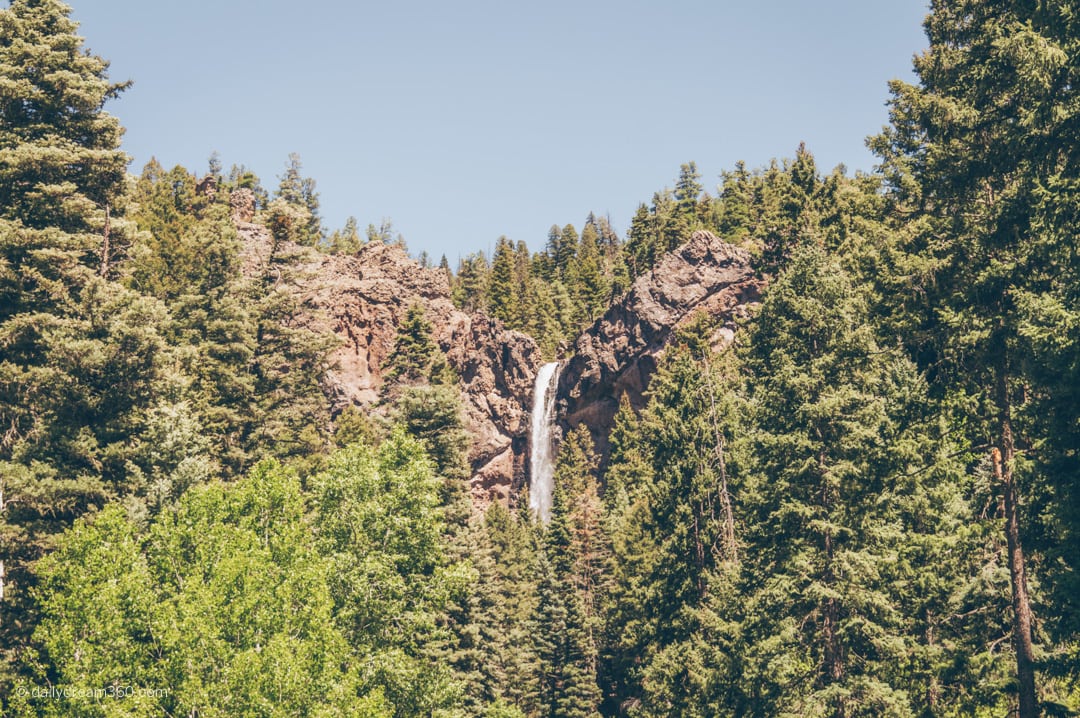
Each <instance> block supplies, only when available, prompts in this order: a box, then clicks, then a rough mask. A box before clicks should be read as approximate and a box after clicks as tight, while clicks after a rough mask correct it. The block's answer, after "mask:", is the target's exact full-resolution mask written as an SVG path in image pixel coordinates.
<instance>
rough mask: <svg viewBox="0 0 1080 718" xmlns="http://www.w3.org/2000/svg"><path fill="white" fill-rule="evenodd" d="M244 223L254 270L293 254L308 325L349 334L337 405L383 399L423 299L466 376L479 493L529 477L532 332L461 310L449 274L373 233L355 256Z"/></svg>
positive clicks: (331, 376) (479, 499)
mask: <svg viewBox="0 0 1080 718" xmlns="http://www.w3.org/2000/svg"><path fill="white" fill-rule="evenodd" d="M234 216H236V215H234ZM241 216H243V215H241ZM236 225H237V230H238V232H239V234H240V237H241V240H242V246H243V260H244V265H245V272H246V273H247V274H248V275H249V276H253V275H255V274H258V273H260V272H261V271H262V268H264V267H265V266H266V264H267V263H268V262H269V261H270V259H271V257H272V255H275V254H278V255H280V254H281V253H289V254H290V255H293V259H294V262H293V266H294V271H293V272H291V273H290V277H289V278H288V280H287V281H288V282H289V283H290V286H291V289H292V291H295V292H296V295H297V298H298V300H299V301H300V302H301V303H302V305H303V306H304V307H306V308H307V309H308V310H309V311H308V315H307V317H306V323H307V325H308V326H309V327H310V328H312V329H315V330H318V331H324V332H331V333H333V334H334V335H335V336H337V337H338V338H339V339H340V340H341V344H340V346H339V347H338V348H337V349H336V350H335V351H334V353H333V354H332V355H331V360H332V363H333V369H331V370H330V371H329V372H328V373H327V377H326V382H325V387H326V392H327V396H328V398H329V400H330V402H331V405H332V409H333V411H334V413H335V414H336V413H337V412H340V411H341V410H342V409H344V408H345V407H346V406H349V405H360V406H370V405H371V404H373V403H374V402H375V401H376V399H377V398H378V390H379V386H380V384H381V382H382V374H381V367H382V365H383V363H384V362H385V361H386V359H387V357H388V356H389V355H390V352H391V351H392V350H393V348H394V341H395V338H396V336H397V328H398V325H399V324H400V323H401V322H402V320H403V319H404V318H405V314H406V312H407V311H408V309H409V307H410V306H411V305H412V304H414V303H416V302H419V303H421V304H422V305H423V306H424V308H425V310H426V316H427V319H428V321H430V322H431V325H432V328H433V334H434V338H435V340H436V342H438V344H439V346H440V348H441V349H442V350H443V351H444V352H445V353H446V356H447V360H448V361H449V363H450V365H451V366H453V367H454V369H455V370H456V371H457V372H458V375H459V376H460V377H461V381H462V400H463V405H464V407H465V417H466V424H467V427H468V429H469V431H470V432H471V433H472V435H473V443H472V450H471V452H470V457H469V459H470V462H471V464H472V470H473V477H472V491H473V497H474V500H475V502H476V503H477V505H478V506H484V505H486V504H487V503H488V502H490V501H492V500H501V501H504V502H509V501H510V500H511V499H512V497H513V496H514V495H516V489H517V488H518V487H520V486H521V485H522V483H523V482H524V476H525V469H524V467H525V452H526V446H527V436H526V434H527V431H528V426H529V419H528V416H529V410H530V408H531V405H532V383H533V379H534V377H535V375H536V370H537V368H538V367H539V365H540V352H539V349H538V348H537V345H536V342H535V341H533V340H532V338H530V337H528V336H526V335H524V334H522V333H520V332H515V331H511V330H508V329H506V328H505V327H504V326H503V325H502V323H501V322H499V321H498V320H495V319H492V318H490V317H487V316H484V315H479V314H471V315H470V314H467V313H465V312H462V311H460V310H458V309H457V308H456V307H455V306H454V304H453V302H452V301H451V300H450V286H449V282H448V280H447V276H446V273H445V272H443V271H442V270H441V269H428V268H424V267H421V266H420V265H419V264H418V263H417V262H416V261H415V260H413V259H411V258H410V257H409V256H408V254H407V253H406V251H405V250H404V249H403V248H401V247H399V246H396V245H388V244H383V243H379V242H372V243H369V244H366V245H364V246H363V247H362V248H361V249H360V251H359V252H357V253H356V254H355V255H343V254H334V255H330V254H322V253H320V252H317V251H315V250H314V249H309V248H305V247H299V246H297V245H293V244H290V243H276V244H275V243H274V242H273V239H272V238H271V236H270V233H269V231H267V230H266V228H265V227H262V226H261V225H257V224H252V223H250V222H244V221H237V222H236ZM283 281H286V280H283Z"/></svg>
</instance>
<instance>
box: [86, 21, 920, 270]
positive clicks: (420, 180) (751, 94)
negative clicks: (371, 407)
mask: <svg viewBox="0 0 1080 718" xmlns="http://www.w3.org/2000/svg"><path fill="white" fill-rule="evenodd" d="M69 1H70V2H72V4H73V6H74V13H73V16H74V17H75V19H76V20H78V21H80V22H81V23H82V27H81V30H80V32H81V34H82V35H83V36H84V37H85V38H86V44H87V46H88V47H89V48H91V49H92V50H93V51H94V52H96V53H97V54H99V55H102V56H103V57H105V58H106V59H108V60H110V61H111V62H112V69H111V72H110V75H111V77H112V78H113V79H114V80H125V79H131V80H134V81H135V84H134V86H133V87H132V88H131V89H130V90H128V91H127V92H126V93H124V95H123V96H122V98H121V99H120V100H118V101H114V102H112V103H110V105H108V109H109V111H111V112H112V113H114V114H116V115H117V116H118V117H119V118H120V120H121V122H122V123H123V124H124V126H125V127H126V128H127V134H126V136H125V140H124V146H125V148H126V150H127V152H128V153H129V154H130V155H132V156H133V158H134V161H133V163H132V166H131V169H132V171H133V172H136V173H137V172H139V171H140V170H141V168H142V165H143V164H145V162H146V161H147V160H148V159H150V157H151V156H156V157H157V158H158V160H159V161H161V163H162V164H164V165H165V166H166V167H171V166H172V165H174V164H183V165H184V166H186V167H187V168H188V169H191V170H194V171H197V172H199V173H202V172H204V171H205V168H206V162H207V158H208V157H209V155H210V153H211V152H213V151H215V150H216V151H218V152H219V153H220V155H221V159H222V161H223V162H224V164H225V167H226V168H228V167H229V166H230V165H231V164H233V163H238V164H245V165H247V166H248V167H249V168H251V169H252V170H254V171H255V172H256V173H257V174H258V175H259V176H260V177H261V178H262V181H263V185H264V186H266V187H267V188H268V189H273V188H275V187H276V186H277V181H278V180H277V177H278V176H279V175H280V174H281V173H282V172H283V170H284V168H285V163H286V161H287V157H288V154H289V153H290V152H298V153H300V155H301V158H302V160H303V165H304V173H305V174H306V175H307V176H310V177H313V178H314V179H315V180H316V182H317V189H318V191H319V193H320V199H321V202H322V214H323V217H324V221H325V224H326V225H327V227H328V228H330V229H333V228H335V227H340V226H341V225H342V224H343V223H344V222H345V219H346V217H348V216H349V215H354V216H356V217H357V218H358V220H359V221H360V224H361V227H363V226H364V225H366V224H368V223H369V222H373V223H375V224H378V223H379V221H380V220H381V219H383V218H390V219H392V220H393V223H394V226H395V228H396V229H397V230H398V231H400V232H401V233H402V234H404V236H405V238H406V240H407V242H408V244H409V247H410V249H411V250H412V251H413V253H414V254H415V253H419V252H420V251H421V250H427V251H428V252H429V253H430V254H432V255H433V257H434V258H435V259H438V257H439V255H440V254H443V253H445V254H446V255H447V256H448V257H449V258H450V260H451V262H452V263H453V264H454V265H455V266H456V260H457V258H458V257H459V256H463V255H464V254H467V253H468V252H470V251H474V250H477V249H483V250H485V251H486V250H488V249H489V248H490V247H492V246H493V244H494V242H495V240H496V239H497V238H498V236H499V235H501V234H505V235H507V236H509V237H510V238H511V239H514V240H519V239H523V240H525V241H526V242H528V243H529V245H530V247H532V248H533V249H534V250H537V249H540V248H542V246H543V243H544V241H545V238H546V236H547V229H548V228H549V227H550V226H551V225H552V224H560V225H562V224H566V223H568V222H570V223H573V224H575V225H576V226H578V227H579V228H580V226H581V223H582V221H583V220H584V219H585V217H586V215H587V214H588V213H589V212H590V211H594V212H596V213H597V214H598V215H603V214H609V215H610V216H611V218H612V221H613V223H614V225H615V227H616V229H617V230H618V231H619V232H620V233H621V234H625V230H626V227H627V225H628V222H629V219H630V217H631V216H632V214H633V212H634V210H635V209H636V207H637V205H638V203H639V202H642V201H646V202H647V201H648V200H649V199H650V198H651V197H652V194H653V192H655V191H656V190H659V189H661V188H663V187H666V186H671V185H673V183H674V180H675V177H676V176H677V174H678V171H679V165H680V164H681V163H683V162H687V161H690V160H694V161H696V162H697V164H698V168H699V169H700V171H701V173H702V179H703V182H704V184H705V187H706V189H708V190H709V191H710V192H714V191H715V187H716V185H717V184H718V182H719V174H720V172H721V171H723V170H726V169H730V168H731V167H732V166H733V165H734V163H735V162H736V161H737V160H744V161H745V162H746V163H747V165H749V166H750V167H759V166H762V165H764V164H766V163H767V162H768V161H769V160H770V159H771V158H773V157H781V158H782V157H791V156H792V155H793V154H794V152H795V148H796V147H797V146H798V144H799V142H800V141H805V142H806V144H807V147H808V148H809V149H810V150H811V152H813V153H814V155H815V157H816V158H817V160H818V165H819V167H820V168H821V169H822V170H823V171H824V170H829V169H831V168H832V167H833V166H835V165H836V164H838V163H841V162H842V163H844V164H845V165H847V167H848V168H849V170H851V171H853V170H855V169H863V170H871V169H872V168H873V165H874V159H873V157H872V156H871V155H870V154H869V152H867V150H866V149H865V146H864V139H865V137H866V136H867V135H869V134H872V133H875V132H876V131H878V130H879V129H880V127H881V126H882V125H883V124H885V122H886V121H887V110H886V107H885V101H886V100H887V98H888V92H887V88H886V82H887V81H888V80H889V79H892V78H897V77H899V78H903V79H909V80H910V79H911V78H912V74H911V58H912V56H913V55H914V54H915V53H917V52H919V51H921V50H922V48H924V47H925V45H926V40H925V37H924V35H923V32H922V26H921V23H922V19H923V17H924V15H925V14H926V2H924V0H819V1H818V2H811V1H810V0H760V1H759V2H734V1H729V0H712V1H707V0H674V1H669V2H656V1H655V0H650V1H649V2H645V1H642V0H622V1H616V0H575V1H574V2H570V1H567V0H546V1H545V2H530V3H527V4H526V3H515V2H508V1H507V0H502V1H496V0H490V1H487V2H485V1H481V0H462V1H461V2H447V1H446V0H442V1H441V2H437V1H432V0H404V1H401V0H399V1H397V2H391V1H389V0H387V1H385V2H378V3H375V2H367V1H361V2H344V1H340V0H307V1H306V2H296V1H293V2H284V0H185V1H184V2H159V1H157V0H153V1H151V0H69Z"/></svg>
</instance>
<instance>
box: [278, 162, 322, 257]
mask: <svg viewBox="0 0 1080 718" xmlns="http://www.w3.org/2000/svg"><path fill="white" fill-rule="evenodd" d="M302 169H303V165H302V164H301V162H300V155H298V154H297V153H295V152H293V153H291V154H290V155H289V164H288V167H286V168H285V174H283V175H282V176H281V177H280V180H281V181H280V183H279V184H278V190H277V194H276V195H275V196H276V198H278V199H281V200H284V201H285V202H286V203H287V204H288V205H289V206H290V207H292V208H293V209H294V211H296V212H298V213H299V214H297V215H296V216H297V217H298V219H297V225H296V226H295V227H294V228H292V232H291V237H290V239H291V240H292V241H295V242H296V243H297V244H303V245H307V246H311V247H315V246H318V245H319V244H321V243H322V241H323V239H324V238H325V235H326V232H325V230H324V229H323V226H322V219H321V218H320V217H319V193H318V192H316V191H315V180H313V179H311V178H310V177H303V176H302V175H301V174H300V171H301V170H302Z"/></svg>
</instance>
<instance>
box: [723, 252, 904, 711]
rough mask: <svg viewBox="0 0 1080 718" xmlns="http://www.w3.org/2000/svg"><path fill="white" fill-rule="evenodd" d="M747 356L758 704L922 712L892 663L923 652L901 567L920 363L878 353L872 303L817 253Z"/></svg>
mask: <svg viewBox="0 0 1080 718" xmlns="http://www.w3.org/2000/svg"><path fill="white" fill-rule="evenodd" d="M746 361H747V368H748V369H749V370H750V371H751V372H752V376H753V377H754V385H753V402H754V405H755V406H756V415H755V425H756V433H755V444H756V450H755V453H756V454H757V461H758V462H759V465H760V471H761V482H760V486H758V487H757V488H756V491H755V492H754V494H753V496H754V499H753V501H751V502H746V503H747V504H748V505H747V510H748V511H749V512H750V513H749V515H748V517H747V522H748V525H750V526H752V527H753V531H752V534H751V536H750V537H749V540H750V544H751V545H750V546H749V547H748V549H747V555H748V556H752V557H753V562H754V565H753V566H752V567H749V568H748V570H747V572H746V575H747V577H748V580H749V583H748V586H747V588H746V589H744V590H746V591H748V593H749V594H750V596H751V598H750V599H749V601H748V608H747V613H748V618H747V624H748V625H747V629H746V630H747V633H748V634H749V635H751V636H753V640H752V643H751V646H750V647H749V648H748V651H749V652H750V654H751V655H752V656H753V658H752V659H751V660H750V661H749V663H750V674H749V675H748V676H747V682H748V683H749V684H750V685H751V686H753V687H754V688H753V691H754V693H755V694H756V695H755V696H754V699H755V701H756V703H757V705H758V710H760V711H763V712H764V713H765V714H776V713H803V714H807V715H822V716H836V717H840V716H858V715H866V716H871V715H874V716H881V715H895V716H907V715H913V710H912V704H913V702H912V699H911V696H910V695H909V694H908V693H907V692H906V690H905V686H904V685H903V683H902V682H901V681H900V680H899V676H895V675H891V670H890V669H891V667H892V665H893V664H894V663H895V662H896V661H898V660H902V659H903V658H904V657H906V656H907V655H908V654H909V652H910V651H911V650H912V645H911V637H910V636H909V635H907V634H906V632H905V630H904V626H903V624H902V622H901V618H900V614H899V612H898V608H899V605H900V600H901V597H900V596H899V595H898V594H897V593H896V589H895V587H896V586H898V585H900V583H899V582H898V581H897V580H896V576H895V574H894V570H895V569H894V563H895V561H896V557H897V556H898V555H899V554H903V553H905V552H906V550H907V544H906V541H908V540H910V539H909V536H910V534H911V533H914V532H909V531H908V527H906V526H903V524H902V512H901V508H900V507H901V503H902V498H901V492H905V491H909V490H911V489H912V487H911V486H905V485H904V482H903V480H902V478H901V477H904V476H905V475H909V474H911V473H912V471H911V470H912V468H914V467H915V466H917V463H916V462H917V461H918V460H919V459H920V457H918V456H917V455H915V452H914V450H913V445H912V443H911V438H910V436H909V435H907V434H906V433H905V432H906V431H907V427H905V420H906V419H907V417H908V416H909V415H910V408H909V407H910V402H912V401H913V398H914V397H916V396H917V395H918V392H919V382H918V377H917V375H916V374H915V372H914V368H913V367H912V366H911V365H910V364H908V363H906V362H905V360H904V359H903V358H902V357H898V356H896V355H895V354H892V353H890V352H888V351H882V350H881V348H879V347H878V346H877V344H876V342H875V340H874V337H873V331H872V328H871V327H870V325H869V324H868V322H867V309H866V306H865V303H864V301H863V299H862V298H861V297H860V296H859V295H858V294H857V293H856V291H855V290H854V289H853V287H852V286H851V283H850V281H849V279H848V278H847V276H846V274H845V273H844V271H843V270H842V269H841V268H840V267H839V266H838V265H837V264H836V263H835V262H834V261H831V260H829V259H828V258H827V256H826V255H825V253H824V252H823V251H822V250H820V249H817V248H814V247H806V248H803V249H800V250H798V251H797V252H796V253H795V254H794V255H793V257H792V259H791V262H790V265H789V267H788V269H787V271H786V272H785V273H784V274H783V275H781V277H780V279H779V280H778V281H777V282H776V283H775V284H773V285H772V286H771V287H770V288H769V291H768V293H767V295H766V298H765V301H764V303H763V307H762V311H761V313H760V314H759V315H758V317H757V319H756V322H755V324H754V326H753V329H752V330H751V336H750V341H749V348H748V351H747V360H746ZM916 475H917V474H916ZM924 570H925V569H924Z"/></svg>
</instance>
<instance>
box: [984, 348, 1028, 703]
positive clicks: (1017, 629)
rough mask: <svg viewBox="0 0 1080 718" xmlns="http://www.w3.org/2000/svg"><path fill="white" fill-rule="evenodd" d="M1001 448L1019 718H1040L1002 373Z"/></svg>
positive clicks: (996, 460) (998, 469)
mask: <svg viewBox="0 0 1080 718" xmlns="http://www.w3.org/2000/svg"><path fill="white" fill-rule="evenodd" d="M997 383H998V386H997V393H998V396H997V399H998V408H999V410H1000V411H1001V425H1000V428H999V432H1000V436H999V439H1000V442H1001V446H1000V448H999V447H994V448H993V450H992V451H991V455H990V458H991V462H992V463H993V469H994V478H995V479H997V480H998V481H999V482H1000V483H1001V487H1002V492H1003V493H1004V499H1005V502H1004V503H1005V540H1006V544H1007V549H1008V553H1009V579H1010V583H1011V584H1012V608H1013V644H1014V646H1015V648H1016V678H1017V683H1018V684H1019V685H1018V687H1019V700H1020V710H1019V713H1018V714H1017V715H1018V716H1019V718H1037V717H1038V716H1039V713H1040V712H1039V701H1038V697H1037V693H1036V690H1035V651H1034V647H1033V645H1032V630H1031V625H1032V615H1031V601H1030V599H1029V597H1028V585H1027V566H1026V564H1025V562H1024V549H1023V546H1022V545H1021V543H1020V507H1019V496H1018V493H1017V490H1016V477H1015V476H1014V475H1013V462H1014V458H1015V456H1016V445H1015V444H1014V442H1013V432H1012V418H1011V406H1010V403H1009V394H1008V382H1007V379H1006V374H1005V372H1004V371H1003V370H1000V369H999V371H998V377H997Z"/></svg>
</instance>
